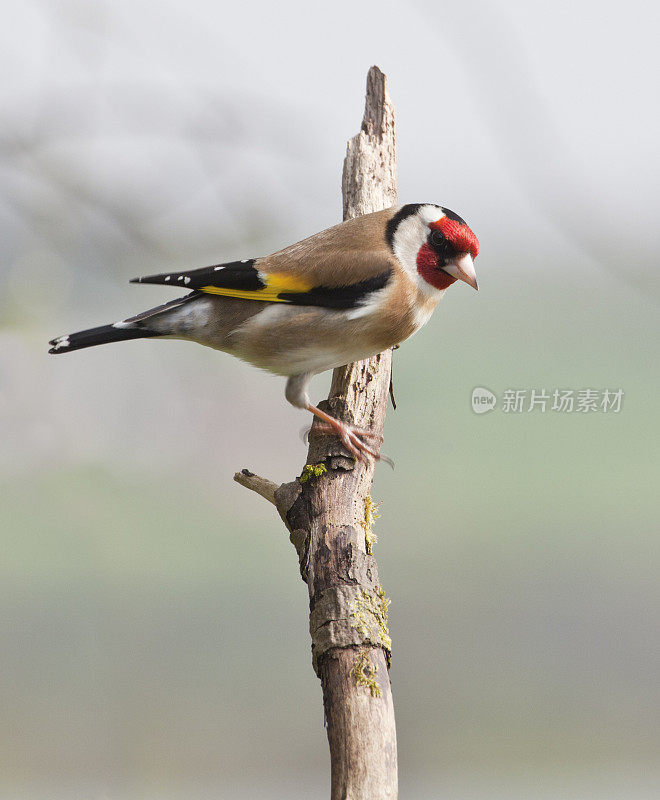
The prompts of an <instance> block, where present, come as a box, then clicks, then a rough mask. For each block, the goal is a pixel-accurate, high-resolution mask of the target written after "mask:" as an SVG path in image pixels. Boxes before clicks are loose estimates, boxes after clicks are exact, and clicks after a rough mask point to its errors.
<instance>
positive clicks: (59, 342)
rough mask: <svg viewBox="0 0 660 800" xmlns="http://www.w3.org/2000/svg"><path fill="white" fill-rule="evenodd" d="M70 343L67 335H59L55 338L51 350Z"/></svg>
mask: <svg viewBox="0 0 660 800" xmlns="http://www.w3.org/2000/svg"><path fill="white" fill-rule="evenodd" d="M70 344H71V342H70V341H69V337H68V336H60V338H59V339H55V344H54V345H53V350H59V349H60V347H68V346H69V345H70Z"/></svg>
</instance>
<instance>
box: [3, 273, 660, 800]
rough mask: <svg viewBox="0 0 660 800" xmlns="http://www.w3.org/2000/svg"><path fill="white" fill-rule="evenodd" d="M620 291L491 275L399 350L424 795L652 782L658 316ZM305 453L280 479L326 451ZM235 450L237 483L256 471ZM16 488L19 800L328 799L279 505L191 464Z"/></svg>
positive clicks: (416, 720)
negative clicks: (58, 794)
mask: <svg viewBox="0 0 660 800" xmlns="http://www.w3.org/2000/svg"><path fill="white" fill-rule="evenodd" d="M514 293H515V294H516V296H515V298H514ZM541 297H542V298H543V302H541V303H539V302H538V298H541ZM514 299H515V302H514ZM621 300H622V296H621V293H620V292H619V291H616V290H615V287H614V286H608V282H607V280H605V281H603V283H602V285H601V287H600V288H599V289H593V288H589V289H587V288H586V287H584V286H580V285H578V284H577V283H576V285H574V286H573V287H572V288H571V290H570V291H567V287H566V284H564V286H563V288H561V289H559V288H558V287H553V286H551V285H548V284H547V283H544V282H543V281H542V280H540V279H532V278H530V279H529V280H528V281H527V282H526V283H525V285H524V286H520V284H519V282H518V281H517V280H516V278H515V276H508V277H507V278H506V279H505V280H503V281H501V282H500V284H499V285H498V286H497V287H495V285H494V282H493V281H492V280H487V281H486V285H485V287H484V289H483V290H482V292H480V294H479V295H473V294H471V293H468V292H467V291H460V290H459V291H455V292H453V293H451V294H450V295H448V296H447V298H445V300H444V302H443V304H442V306H441V308H440V310H439V313H438V314H436V317H435V318H434V320H433V321H432V322H431V323H430V325H429V326H428V327H427V329H425V330H424V331H423V332H422V333H421V334H420V335H419V336H417V337H415V338H414V339H413V340H411V341H410V342H409V343H407V344H405V345H404V346H403V347H402V348H401V349H400V350H399V351H397V353H395V380H396V383H395V385H396V394H397V401H398V410H397V411H392V410H390V412H389V416H388V422H387V428H386V451H387V452H388V453H389V454H390V455H391V456H392V457H393V458H394V459H395V461H396V469H395V470H394V471H391V470H389V468H388V467H387V466H385V465H381V466H379V468H378V471H377V479H376V483H375V487H374V493H373V495H374V498H375V499H376V501H378V502H380V513H381V517H380V519H379V520H378V522H377V527H376V531H377V533H378V535H379V543H378V545H377V549H376V555H377V557H378V559H379V564H380V569H381V578H382V582H383V584H384V586H385V588H386V590H387V592H388V594H389V596H390V597H391V599H392V606H391V631H392V636H393V639H394V654H393V666H392V673H391V674H392V681H393V687H394V697H395V704H396V711H397V723H398V731H399V745H400V753H401V770H402V776H403V785H404V787H405V786H409V789H410V792H411V796H419V797H422V796H427V795H422V794H421V793H420V792H422V789H420V786H422V785H423V784H424V782H425V781H426V782H428V781H431V783H432V784H433V783H434V782H435V781H439V782H440V783H442V781H447V780H448V779H447V775H451V774H453V771H455V770H458V773H459V774H463V773H464V774H469V775H475V774H477V775H478V774H485V775H489V776H490V778H489V779H488V780H496V783H497V781H501V780H504V779H503V778H502V777H501V776H502V775H508V774H509V772H510V771H513V772H516V773H517V772H519V771H520V770H529V771H530V774H539V773H543V774H546V773H547V774H549V775H553V774H556V772H557V770H560V772H561V774H564V773H566V772H567V771H568V772H570V771H571V770H576V772H577V773H579V772H580V771H584V770H585V769H589V770H594V771H596V772H601V773H602V771H603V770H605V769H611V768H612V766H613V765H622V766H621V769H623V770H624V774H627V772H626V770H631V769H633V766H632V765H635V764H639V763H642V764H647V765H651V764H654V763H655V755H654V754H655V753H656V752H657V748H658V746H659V745H660V727H659V725H658V713H657V712H658V700H659V695H658V685H657V675H658V666H659V663H658V647H657V642H658V639H657V612H658V607H659V605H660V589H659V588H658V581H657V574H658V567H659V566H660V550H659V548H658V537H657V482H658V477H659V471H658V462H657V441H656V439H655V438H654V437H655V436H656V435H657V421H656V412H655V405H656V403H655V398H656V397H657V396H658V391H659V389H660V386H659V385H658V374H657V371H656V370H655V369H653V368H652V365H654V364H657V357H658V352H657V350H658V339H657V337H655V336H652V335H650V332H651V331H653V330H654V326H655V324H656V308H655V307H654V306H653V304H651V303H649V302H648V301H646V300H644V299H643V298H640V297H639V296H637V295H636V294H635V293H634V292H633V291H629V292H627V293H626V296H625V297H624V302H625V303H626V304H627V307H628V312H627V313H626V315H625V318H624V319H622V317H621V313H620V309H621ZM617 314H618V318H617ZM614 318H617V320H618V321H617V324H616V325H613V324H612V319H614ZM619 322H623V324H619ZM123 352H124V353H125V355H126V358H127V359H129V358H130V354H129V351H128V350H124V351H123ZM195 352H197V351H194V352H193V351H191V352H190V357H191V358H193V359H194V358H196V356H195V355H194V353H195ZM211 355H212V357H213V358H215V357H216V356H215V355H214V354H211ZM162 358H163V359H164V361H165V362H167V361H168V354H167V353H165V352H163V355H162ZM218 358H220V357H219V356H218ZM200 363H201V362H200ZM227 363H228V362H227V361H226V360H225V361H224V362H220V363H219V366H218V372H219V373H221V372H222V366H223V364H224V365H226V364H227ZM193 369H194V367H193ZM239 369H245V370H247V368H246V367H240V366H239ZM231 374H232V373H230V375H231ZM249 374H250V375H251V378H250V380H252V379H253V380H254V384H250V386H252V385H254V386H260V385H261V382H263V381H264V380H267V379H266V378H265V377H264V376H261V375H259V374H258V373H256V372H253V373H249ZM474 386H485V387H488V388H490V389H492V390H493V391H494V392H495V393H496V394H497V395H498V396H499V397H501V394H502V392H503V391H504V390H505V389H506V388H545V389H546V390H551V389H552V388H554V387H556V386H557V387H562V388H567V387H573V388H575V389H581V388H585V387H596V388H604V387H610V388H619V387H621V388H623V389H624V392H625V396H624V402H623V407H622V410H621V411H620V412H619V413H616V414H614V413H607V414H604V413H601V412H599V413H590V414H582V413H579V412H573V413H571V414H565V413H564V414H562V413H557V412H555V413H552V412H550V411H546V412H545V413H542V412H540V411H539V410H535V411H532V412H527V411H525V412H523V413H509V414H506V413H503V411H502V410H501V408H498V409H497V410H495V411H493V412H490V413H488V414H485V415H482V416H477V415H475V414H474V413H473V412H472V410H471V407H470V394H471V391H472V388H474ZM278 388H279V387H278ZM227 390H228V391H230V390H231V392H232V403H238V404H240V403H241V391H244V390H245V389H243V390H241V387H240V386H229V387H227ZM139 402H140V401H139V399H137V400H135V403H136V404H137V405H139ZM282 402H283V401H282ZM297 419H298V418H297V417H296V420H297ZM261 422H262V423H263V424H266V425H268V421H267V420H266V419H264V420H262V421H261ZM99 424H100V423H99ZM260 424H261V423H260ZM255 425H256V422H255ZM216 433H217V435H218V436H220V437H221V436H222V426H221V425H220V424H219V425H218V429H217V431H216ZM214 435H215V434H214ZM284 435H286V436H287V437H290V439H291V442H292V446H291V450H290V452H288V453H283V454H282V455H281V457H280V458H281V467H282V468H283V469H288V470H289V474H288V475H286V474H285V475H282V476H281V478H282V479H285V478H291V477H293V472H294V471H295V470H297V469H300V468H301V467H302V460H303V453H304V450H303V446H302V444H301V443H300V442H299V441H297V440H296V438H295V428H294V430H292V431H290V432H289V433H286V432H285V434H284ZM257 436H258V441H257V444H258V446H257V447H255V446H254V444H255V443H254V442H252V443H251V446H250V452H251V453H252V456H251V457H252V458H255V459H258V454H259V452H260V450H261V451H262V452H263V453H264V456H265V455H266V445H267V438H266V440H265V441H263V440H261V437H260V436H259V435H258V434H257ZM259 442H260V444H259ZM189 446H190V448H192V449H193V450H194V448H195V446H196V443H195V442H194V441H193V442H189ZM119 447H120V450H121V451H122V452H123V453H125V455H126V459H127V462H128V463H130V457H131V449H132V445H131V442H130V441H129V440H127V441H123V442H121V443H120V444H119ZM225 456H226V458H227V461H228V463H229V464H231V463H233V464H234V465H235V466H236V468H238V467H240V466H241V458H243V457H244V452H243V450H242V448H241V446H240V445H239V446H238V447H236V448H234V450H233V451H231V452H229V453H226V454H225ZM287 464H288V465H290V466H286V465H287ZM291 465H292V466H291ZM296 465H298V466H296ZM250 466H251V467H254V468H256V466H257V463H251V464H250ZM273 477H274V476H273ZM1 491H2V495H1V498H0V529H1V530H2V531H3V551H4V554H3V558H2V563H1V564H0V577H1V584H2V590H1V596H2V606H3V614H2V620H3V628H4V631H3V640H4V641H5V642H6V643H7V644H8V645H9V646H8V648H7V653H6V661H5V667H4V670H3V672H4V676H5V697H4V705H5V711H4V722H5V725H4V726H3V730H4V734H3V742H2V748H1V749H2V759H3V763H2V769H1V771H2V774H3V775H4V776H5V778H6V779H7V780H8V782H9V785H11V784H12V783H15V782H16V783H18V784H20V783H21V781H27V782H28V784H29V782H30V780H34V778H35V775H36V776H39V775H42V776H43V775H49V776H51V778H52V777H53V776H58V780H59V779H61V780H62V781H64V782H66V780H68V779H71V777H72V776H76V775H78V776H80V774H81V773H84V774H91V775H94V776H97V777H98V776H99V775H100V776H101V777H102V779H103V780H107V783H108V785H109V786H112V787H115V789H116V787H117V786H119V787H120V789H118V790H117V789H116V790H117V791H119V792H120V793H121V794H122V796H127V797H128V796H132V795H131V791H137V792H138V794H140V793H147V794H148V793H149V792H156V793H157V794H158V793H160V792H165V791H166V790H167V791H172V788H171V787H172V786H176V785H178V784H177V782H180V781H183V782H185V781H187V780H192V779H193V778H194V781H200V782H202V783H203V782H204V781H208V782H210V784H211V785H212V786H213V787H214V789H213V791H214V792H220V796H222V797H224V796H227V797H230V796H240V794H241V791H243V789H245V786H247V785H254V786H256V785H257V784H258V783H259V780H264V781H266V785H268V780H269V779H268V776H269V775H273V774H276V775H278V776H285V775H286V776H289V778H287V779H285V780H284V784H283V788H282V789H281V791H282V796H296V794H295V791H297V789H295V788H294V787H295V786H296V785H297V784H296V783H295V782H292V783H291V784H290V785H289V783H287V781H288V780H289V779H290V780H291V781H293V776H295V775H298V776H300V781H302V782H303V783H304V781H305V780H307V778H305V776H307V777H308V779H309V785H310V787H315V788H314V789H312V788H309V789H305V790H304V791H305V795H306V796H319V797H321V796H323V794H324V792H325V790H324V789H323V779H322V777H321V776H323V775H324V774H325V772H326V765H325V760H326V754H325V741H324V738H325V737H324V731H323V726H322V708H321V702H320V691H319V687H318V686H317V682H316V679H315V677H314V675H313V672H312V670H311V664H310V653H309V641H308V634H307V630H306V627H307V610H306V606H307V597H306V590H305V587H304V585H303V584H302V582H301V581H300V578H299V575H298V571H297V563H296V558H295V553H294V551H293V548H292V547H291V545H290V544H289V542H288V540H287V536H286V533H285V531H284V529H283V527H282V525H281V523H280V522H279V521H278V520H277V519H276V517H275V515H274V514H273V513H272V510H271V508H270V507H269V506H266V504H265V503H264V502H263V501H261V499H260V498H257V497H256V496H252V495H251V494H248V493H246V492H245V490H243V489H242V488H241V487H238V486H237V485H235V484H233V483H232V482H231V472H230V470H229V469H226V470H225V471H224V472H223V473H222V474H202V475H201V477H197V478H194V479H193V478H192V477H191V476H190V475H189V474H188V475H186V474H185V472H182V471H181V470H179V469H177V465H176V463H167V462H165V463H163V464H162V465H161V467H160V468H155V469H154V468H152V469H151V470H140V469H136V468H135V467H134V466H128V467H122V466H121V465H117V464H113V463H112V462H109V463H107V464H105V465H103V464H100V463H89V462H87V463H85V462H80V463H77V464H75V463H70V464H68V465H60V466H59V467H57V466H56V467H53V466H51V467H44V466H42V467H40V468H39V469H36V470H34V471H33V472H31V473H29V474H26V473H21V474H17V475H15V477H13V478H12V477H10V476H9V475H7V477H5V479H4V480H3V483H2V490H1ZM644 769H645V770H647V769H648V767H645V768H644ZM461 771H463V773H462V772H461ZM246 774H249V775H250V778H249V780H248V782H247V783H246V781H245V776H246ZM411 776H415V779H414V780H413V779H412V778H411ZM424 776H426V777H424ZM432 776H436V777H432ZM493 776H500V778H496V779H495V778H493ZM548 780H550V779H548ZM319 781H320V783H319ZM195 785H196V784H195ZM305 785H306V784H305ZM438 785H439V784H438ZM497 785H500V784H499V783H497ZM503 785H504V784H502V786H503ZM544 785H545V784H544ZM523 786H526V784H524V783H523ZM121 787H123V788H121ZM241 787H243V788H241ZM287 787H288V788H287ZM191 791H193V790H192V789H190V787H189V788H188V789H186V790H185V792H186V793H188V794H190V792H191ZM246 791H248V790H247V789H246ZM254 791H257V790H256V789H254ZM300 791H302V790H300ZM447 791H449V789H448V790H447ZM451 791H455V792H457V793H458V795H460V796H463V794H461V792H462V791H467V790H461V791H459V790H458V789H456V788H454V789H453V790H451ZM474 791H475V796H484V795H483V794H479V792H478V791H477V790H476V789H475V790H474ZM499 791H500V790H498V792H499ZM511 791H513V790H511ZM519 791H520V792H521V796H524V795H525V794H526V793H527V794H528V793H529V791H530V790H529V788H525V789H519ZM198 792H199V795H198V796H200V797H201V796H205V795H204V794H203V792H202V790H201V789H198ZM223 792H224V793H223ZM315 792H318V795H317V794H316V793H315ZM416 792H417V794H415V793H416ZM502 792H504V789H502ZM196 796H197V795H196ZM246 796H251V795H250V792H249V791H248V794H247V795H246ZM264 796H272V795H269V794H268V793H267V792H266V793H265V795H264ZM301 796H303V795H301ZM428 796H429V797H432V796H434V795H433V793H432V791H431V790H429V794H428ZM465 796H468V795H467V794H465ZM497 796H499V794H497ZM503 796H504V795H503ZM514 796H515V794H514ZM528 796H529V795H528ZM640 796H641V795H640Z"/></svg>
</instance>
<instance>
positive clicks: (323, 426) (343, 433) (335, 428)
mask: <svg viewBox="0 0 660 800" xmlns="http://www.w3.org/2000/svg"><path fill="white" fill-rule="evenodd" d="M307 410H308V411H311V412H312V414H314V416H315V417H318V418H319V419H320V420H322V422H321V423H319V424H317V426H316V432H317V433H322V434H334V435H335V436H337V437H338V438H339V440H340V441H341V443H342V444H343V445H344V447H345V448H346V449H347V450H348V452H349V453H350V454H351V455H352V456H353V457H354V458H355V459H356V460H357V461H364V462H367V461H368V460H369V458H373V459H374V461H380V460H381V458H382V459H383V460H384V461H389V459H387V458H385V456H381V455H380V454H379V453H377V452H376V451H375V450H373V449H372V447H370V446H369V445H368V444H366V443H365V442H364V441H363V440H364V439H371V440H372V441H379V442H382V440H383V437H382V436H379V434H377V433H374V432H373V431H368V430H365V429H364V428H358V427H356V426H355V425H349V424H348V423H347V422H342V421H341V420H340V419H335V417H331V416H330V414H326V413H325V411H321V409H320V408H317V407H316V406H313V405H311V404H310V405H308V406H307Z"/></svg>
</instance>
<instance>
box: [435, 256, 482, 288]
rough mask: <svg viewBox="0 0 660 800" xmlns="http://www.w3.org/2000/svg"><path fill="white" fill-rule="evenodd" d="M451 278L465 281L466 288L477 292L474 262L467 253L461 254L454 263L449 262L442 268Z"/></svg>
mask: <svg viewBox="0 0 660 800" xmlns="http://www.w3.org/2000/svg"><path fill="white" fill-rule="evenodd" d="M442 269H443V270H444V271H445V272H446V273H447V274H448V275H451V276H452V278H456V279H457V280H459V281H465V283H467V284H468V286H471V287H472V288H473V289H476V290H477V291H479V287H478V286H477V273H476V272H475V271H474V262H473V261H472V256H471V255H470V254H469V253H463V254H462V255H461V256H459V257H458V258H457V259H456V260H455V261H450V262H449V264H446V265H445V266H444V267H443V268H442Z"/></svg>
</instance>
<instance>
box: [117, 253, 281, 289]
mask: <svg viewBox="0 0 660 800" xmlns="http://www.w3.org/2000/svg"><path fill="white" fill-rule="evenodd" d="M254 262H255V259H254V258H251V259H248V260H247V261H230V262H229V263H228V264H217V265H215V266H212V267H202V268H201V269H191V270H188V271H187V272H170V273H167V272H164V273H163V274H162V275H148V276H147V277H146V278H133V280H132V281H131V283H162V284H165V285H168V284H169V285H170V286H181V287H183V288H186V289H200V288H201V287H202V286H217V287H218V288H222V289H237V290H239V291H244V292H257V291H259V290H260V289H264V288H265V287H266V284H265V283H264V282H263V281H262V280H261V278H260V277H259V271H258V270H257V269H255V267H254Z"/></svg>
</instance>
